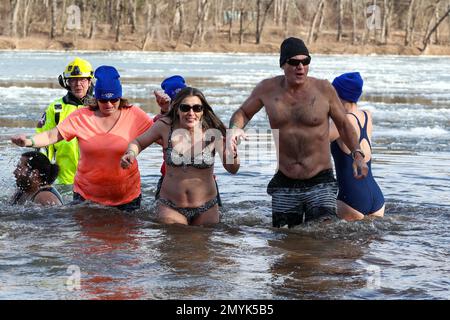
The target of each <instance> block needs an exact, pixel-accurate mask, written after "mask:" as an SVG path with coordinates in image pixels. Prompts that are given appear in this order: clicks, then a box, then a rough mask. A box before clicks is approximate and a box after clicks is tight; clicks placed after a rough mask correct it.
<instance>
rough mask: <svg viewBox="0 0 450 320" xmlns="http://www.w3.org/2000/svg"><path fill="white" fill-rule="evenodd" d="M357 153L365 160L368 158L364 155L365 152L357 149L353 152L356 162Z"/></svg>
mask: <svg viewBox="0 0 450 320" xmlns="http://www.w3.org/2000/svg"><path fill="white" fill-rule="evenodd" d="M356 153H359V154H360V155H361V156H362V157H363V159H364V158H365V157H366V155H365V154H364V152H363V151H362V150H361V149H355V150H354V151H352V158H353V160H355V157H356Z"/></svg>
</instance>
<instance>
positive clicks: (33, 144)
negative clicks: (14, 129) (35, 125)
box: [28, 136, 36, 148]
mask: <svg viewBox="0 0 450 320" xmlns="http://www.w3.org/2000/svg"><path fill="white" fill-rule="evenodd" d="M28 139H30V140H31V146H30V147H31V148H33V147H34V146H35V145H36V143H35V142H34V139H33V137H32V136H29V137H28Z"/></svg>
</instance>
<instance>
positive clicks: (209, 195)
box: [121, 87, 239, 225]
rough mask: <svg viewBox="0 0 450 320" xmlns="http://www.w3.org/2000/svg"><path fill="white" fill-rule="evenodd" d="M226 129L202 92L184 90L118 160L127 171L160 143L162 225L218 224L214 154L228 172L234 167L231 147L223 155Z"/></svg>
mask: <svg viewBox="0 0 450 320" xmlns="http://www.w3.org/2000/svg"><path fill="white" fill-rule="evenodd" d="M225 137H226V128H225V126H224V124H223V123H222V121H220V119H219V118H218V117H217V116H216V115H215V114H214V112H213V110H212V108H211V106H210V105H209V104H208V102H207V101H206V99H205V97H204V95H203V93H202V92H201V91H200V90H198V89H195V88H190V87H187V88H184V89H182V90H181V91H180V92H179V93H178V94H177V95H176V96H175V98H174V100H173V101H172V104H171V109H170V112H169V113H168V114H167V115H165V116H164V117H162V118H161V119H160V120H159V121H157V122H156V123H155V124H154V125H153V127H151V128H150V129H149V130H147V131H146V132H145V133H144V134H142V135H141V136H139V137H138V138H136V139H135V140H134V141H133V142H131V143H130V145H129V146H128V150H127V152H126V153H125V154H124V155H123V157H122V159H121V166H122V168H128V167H130V166H131V165H132V164H133V163H134V161H135V160H136V156H137V155H138V154H139V153H140V152H141V151H142V150H144V149H145V148H147V147H148V146H149V145H151V144H152V143H154V142H157V141H158V140H159V139H162V141H163V148H164V160H165V161H166V176H165V177H164V180H163V184H162V187H161V193H160V197H159V199H158V200H157V201H156V213H157V217H158V220H159V221H160V222H162V223H166V224H172V223H179V224H185V225H205V224H214V223H218V222H219V209H218V204H217V203H218V198H217V189H216V185H215V181H214V177H213V172H214V158H215V154H216V152H217V153H218V154H219V156H220V158H221V159H222V163H223V166H224V168H225V169H226V170H227V171H228V172H230V173H233V174H234V173H236V172H237V171H238V169H239V158H238V154H237V146H236V144H232V145H231V150H228V151H227V152H226V150H225V147H224V145H225V143H224V140H225Z"/></svg>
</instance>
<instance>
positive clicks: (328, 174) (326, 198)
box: [267, 169, 337, 228]
mask: <svg viewBox="0 0 450 320" xmlns="http://www.w3.org/2000/svg"><path fill="white" fill-rule="evenodd" d="M267 193H268V194H269V195H271V196H272V224H273V226H274V227H282V226H284V225H286V224H287V225H288V227H289V228H291V227H293V226H295V225H298V224H301V223H304V222H307V221H312V220H317V219H325V218H328V217H333V216H336V194H337V184H336V179H335V178H334V175H333V170H332V169H327V170H324V171H321V172H319V173H318V174H317V175H316V176H314V177H312V178H309V179H306V180H297V179H291V178H289V177H287V176H286V175H284V174H283V173H282V172H281V171H278V172H277V173H276V174H275V176H274V177H273V178H272V180H270V182H269V185H268V186H267Z"/></svg>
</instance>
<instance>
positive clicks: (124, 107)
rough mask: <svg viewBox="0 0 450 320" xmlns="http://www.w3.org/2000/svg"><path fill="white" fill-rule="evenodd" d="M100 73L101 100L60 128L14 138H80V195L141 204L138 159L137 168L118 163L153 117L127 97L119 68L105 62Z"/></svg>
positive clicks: (32, 142) (122, 205) (32, 141)
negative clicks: (123, 94) (123, 93)
mask: <svg viewBox="0 0 450 320" xmlns="http://www.w3.org/2000/svg"><path fill="white" fill-rule="evenodd" d="M94 76H95V77H96V78H97V81H96V84H95V99H94V101H93V102H92V104H90V105H89V107H88V108H82V109H79V110H77V111H75V112H73V113H72V114H70V115H69V116H68V117H67V118H66V119H65V120H64V121H63V122H62V123H60V124H59V125H58V126H57V127H56V128H54V129H52V130H49V131H45V132H42V133H40V134H37V135H35V136H33V137H26V136H25V135H23V134H21V135H16V136H14V137H12V138H11V141H12V142H13V143H15V144H17V145H18V146H21V147H34V148H40V147H44V146H47V145H50V144H54V143H56V142H58V141H61V140H62V139H64V140H67V141H70V140H72V139H74V138H77V139H78V143H79V147H80V160H79V163H78V168H77V173H76V175H75V181H74V189H73V191H74V195H73V198H74V200H77V201H84V200H90V201H92V202H96V203H99V204H103V205H106V206H114V207H116V208H118V209H121V210H125V211H132V210H135V209H138V208H139V207H140V203H141V178H140V174H139V169H138V164H137V163H133V165H132V166H131V170H130V169H127V170H124V169H122V168H120V167H119V166H118V165H117V163H118V162H119V161H120V158H121V157H122V155H123V153H124V152H125V151H126V150H127V147H128V144H129V143H130V142H131V141H133V140H134V139H135V138H136V137H138V136H139V135H141V134H142V133H144V132H145V131H146V130H147V129H149V128H150V127H151V126H152V124H153V121H152V120H151V119H150V117H149V116H148V115H147V114H146V113H145V112H144V111H142V110H141V109H140V108H138V107H135V106H131V105H129V104H128V101H127V100H126V99H123V98H122V86H121V83H120V80H119V78H120V75H119V73H118V72H117V70H116V69H115V68H114V67H111V66H101V67H99V68H98V69H97V70H96V71H95V74H94Z"/></svg>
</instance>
